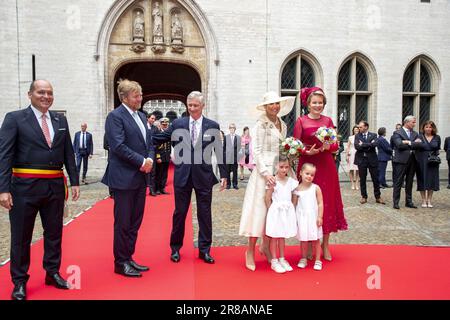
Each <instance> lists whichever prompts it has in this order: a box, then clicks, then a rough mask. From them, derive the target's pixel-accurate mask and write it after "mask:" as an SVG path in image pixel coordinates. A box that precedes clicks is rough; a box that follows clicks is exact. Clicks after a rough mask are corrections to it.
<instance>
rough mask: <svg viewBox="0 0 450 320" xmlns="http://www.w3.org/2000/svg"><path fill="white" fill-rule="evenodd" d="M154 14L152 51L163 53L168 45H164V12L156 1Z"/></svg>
mask: <svg viewBox="0 0 450 320" xmlns="http://www.w3.org/2000/svg"><path fill="white" fill-rule="evenodd" d="M152 16H153V46H152V51H153V52H155V53H162V52H164V51H166V47H165V46H164V33H163V31H164V30H163V12H162V10H161V8H160V4H159V2H155V4H154V6H153V10H152Z"/></svg>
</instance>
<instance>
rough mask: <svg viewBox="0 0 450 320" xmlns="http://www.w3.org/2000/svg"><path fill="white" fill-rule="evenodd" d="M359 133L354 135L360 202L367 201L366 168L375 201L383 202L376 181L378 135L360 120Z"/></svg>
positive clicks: (378, 184)
mask: <svg viewBox="0 0 450 320" xmlns="http://www.w3.org/2000/svg"><path fill="white" fill-rule="evenodd" d="M358 128H359V133H358V134H357V135H356V136H355V148H356V154H355V164H356V165H357V166H358V169H359V181H360V189H361V200H360V203H361V204H364V203H366V202H367V184H366V179H367V170H369V172H370V177H371V178H372V182H373V192H374V195H375V199H376V202H377V203H380V204H385V202H384V201H383V199H381V192H380V183H379V181H378V157H377V151H376V147H377V146H378V139H377V138H378V137H377V134H376V133H373V132H369V124H368V123H367V122H366V121H360V122H359V124H358Z"/></svg>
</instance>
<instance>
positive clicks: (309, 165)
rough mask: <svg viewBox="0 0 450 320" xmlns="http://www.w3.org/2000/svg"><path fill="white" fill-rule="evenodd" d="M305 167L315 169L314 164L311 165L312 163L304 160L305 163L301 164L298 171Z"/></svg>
mask: <svg viewBox="0 0 450 320" xmlns="http://www.w3.org/2000/svg"><path fill="white" fill-rule="evenodd" d="M306 168H310V169H315V168H316V166H315V165H313V164H312V163H309V162H305V163H304V164H303V165H302V168H301V170H300V171H303V170H305V169H306Z"/></svg>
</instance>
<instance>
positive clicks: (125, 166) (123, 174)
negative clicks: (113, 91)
mask: <svg viewBox="0 0 450 320" xmlns="http://www.w3.org/2000/svg"><path fill="white" fill-rule="evenodd" d="M117 93H118V95H119V98H120V101H121V102H122V104H121V105H120V106H119V107H118V108H117V109H115V110H114V111H112V112H110V113H109V114H108V116H107V117H106V124H105V133H106V138H107V140H108V144H109V161H108V166H107V167H106V172H105V175H104V176H103V179H102V182H103V183H104V184H106V185H107V186H109V187H110V188H111V191H112V193H113V194H114V244H113V247H114V249H113V251H114V272H115V273H117V274H121V275H123V276H126V277H141V276H142V274H141V271H148V270H149V268H148V267H147V266H143V265H140V264H138V263H137V262H135V261H134V260H133V254H134V252H135V248H136V240H137V235H138V231H139V228H140V226H141V223H142V218H143V216H144V206H145V191H146V188H147V183H146V174H147V173H149V172H150V171H151V169H152V166H153V159H154V157H155V150H154V147H153V144H152V136H151V133H150V130H148V127H147V119H146V117H145V114H144V113H142V112H140V111H138V110H139V109H140V108H141V103H142V88H141V86H140V85H139V84H138V83H137V82H135V81H129V80H122V81H121V82H120V83H119V85H118V88H117Z"/></svg>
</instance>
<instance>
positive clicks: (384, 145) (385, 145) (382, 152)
mask: <svg viewBox="0 0 450 320" xmlns="http://www.w3.org/2000/svg"><path fill="white" fill-rule="evenodd" d="M389 160H392V148H391V145H390V143H389V142H387V140H386V138H384V137H378V161H389Z"/></svg>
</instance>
